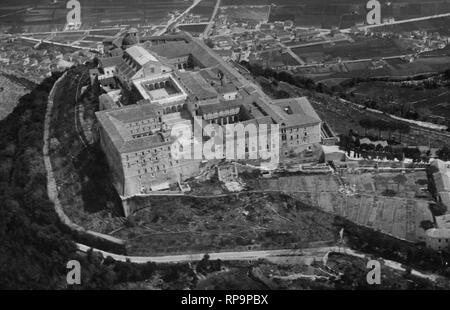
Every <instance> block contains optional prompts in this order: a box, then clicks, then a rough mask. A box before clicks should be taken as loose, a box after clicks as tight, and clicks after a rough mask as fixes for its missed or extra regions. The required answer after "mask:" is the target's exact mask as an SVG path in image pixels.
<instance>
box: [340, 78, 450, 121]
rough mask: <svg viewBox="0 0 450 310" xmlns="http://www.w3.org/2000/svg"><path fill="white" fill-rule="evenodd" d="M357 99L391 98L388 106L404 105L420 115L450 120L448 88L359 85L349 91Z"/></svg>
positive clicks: (387, 84)
mask: <svg viewBox="0 0 450 310" xmlns="http://www.w3.org/2000/svg"><path fill="white" fill-rule="evenodd" d="M347 92H352V93H353V94H354V95H355V97H356V98H360V99H362V100H364V99H376V98H379V97H380V96H382V97H386V98H387V97H389V100H388V102H386V104H389V105H393V102H395V104H396V105H403V106H406V107H409V108H413V109H414V110H416V111H417V112H418V113H419V115H421V116H423V117H424V118H426V116H430V115H431V116H439V117H445V118H447V119H449V118H450V90H449V89H448V87H436V88H424V87H413V86H411V87H400V86H399V85H398V84H397V83H396V84H393V83H387V82H370V83H359V84H358V85H357V86H356V87H352V88H350V89H348V90H347Z"/></svg>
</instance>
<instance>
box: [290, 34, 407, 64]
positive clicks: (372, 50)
mask: <svg viewBox="0 0 450 310" xmlns="http://www.w3.org/2000/svg"><path fill="white" fill-rule="evenodd" d="M354 39H355V42H354V43H350V42H337V43H334V44H323V45H315V46H308V47H297V48H293V49H292V50H293V52H294V53H296V54H297V55H298V56H299V57H311V56H310V55H320V56H321V57H322V58H323V60H324V61H329V60H333V59H336V58H338V57H339V58H341V59H343V60H355V59H372V58H382V57H389V56H397V55H403V54H409V53H411V52H410V51H407V50H405V49H403V48H402V47H401V46H400V44H399V42H398V41H397V40H393V39H381V38H357V37H355V38H354Z"/></svg>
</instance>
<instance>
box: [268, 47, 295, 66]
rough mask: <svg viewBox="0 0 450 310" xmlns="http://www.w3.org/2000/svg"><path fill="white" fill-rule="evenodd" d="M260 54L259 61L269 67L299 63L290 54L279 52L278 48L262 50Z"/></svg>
mask: <svg viewBox="0 0 450 310" xmlns="http://www.w3.org/2000/svg"><path fill="white" fill-rule="evenodd" d="M260 56H261V58H262V60H261V63H263V64H264V65H265V66H267V67H270V68H276V67H279V66H298V65H299V63H298V61H297V60H296V59H295V58H294V57H292V55H291V54H289V53H281V52H280V51H279V50H277V51H269V52H262V53H261V54H260Z"/></svg>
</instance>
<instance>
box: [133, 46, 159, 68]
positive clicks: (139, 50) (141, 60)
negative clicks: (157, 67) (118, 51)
mask: <svg viewBox="0 0 450 310" xmlns="http://www.w3.org/2000/svg"><path fill="white" fill-rule="evenodd" d="M125 52H126V53H127V54H128V55H130V56H131V57H132V58H133V59H134V60H135V61H136V62H137V63H138V64H139V65H140V66H143V65H145V64H146V63H148V62H150V61H156V62H157V61H158V59H156V57H155V56H153V55H152V54H150V52H149V51H147V50H146V49H145V48H143V47H142V46H139V45H134V46H132V47H129V48H127V49H126V50H125Z"/></svg>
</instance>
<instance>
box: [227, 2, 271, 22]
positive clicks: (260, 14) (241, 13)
mask: <svg viewBox="0 0 450 310" xmlns="http://www.w3.org/2000/svg"><path fill="white" fill-rule="evenodd" d="M219 14H220V15H224V16H227V18H228V20H234V19H247V20H255V21H263V22H267V21H268V20H269V14H270V7H269V6H244V5H240V6H227V7H221V8H220V11H219Z"/></svg>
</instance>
